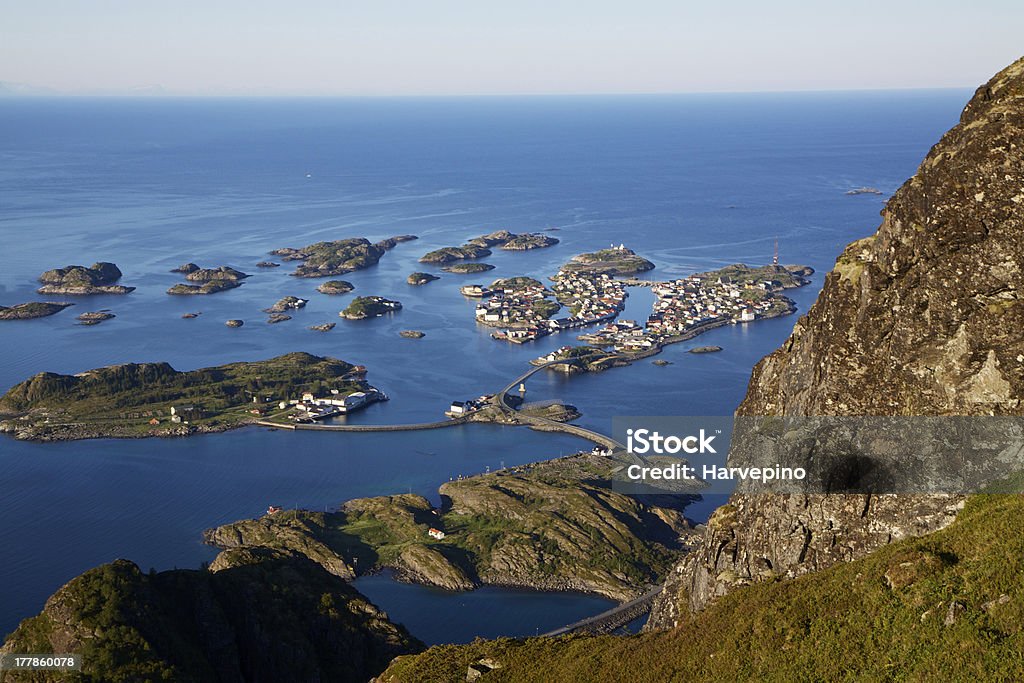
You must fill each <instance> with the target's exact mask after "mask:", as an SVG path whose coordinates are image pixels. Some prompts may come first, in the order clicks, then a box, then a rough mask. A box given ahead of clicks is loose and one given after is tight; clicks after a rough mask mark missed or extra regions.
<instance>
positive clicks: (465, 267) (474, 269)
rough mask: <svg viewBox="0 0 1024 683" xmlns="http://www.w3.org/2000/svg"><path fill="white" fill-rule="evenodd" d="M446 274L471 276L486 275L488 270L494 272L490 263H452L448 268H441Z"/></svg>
mask: <svg viewBox="0 0 1024 683" xmlns="http://www.w3.org/2000/svg"><path fill="white" fill-rule="evenodd" d="M441 270H443V271H444V272H446V273H454V274H455V275H473V274H475V273H486V272H487V271H488V270H494V266H492V265H491V264H490V263H453V264H451V265H450V266H445V267H444V268H442V269H441Z"/></svg>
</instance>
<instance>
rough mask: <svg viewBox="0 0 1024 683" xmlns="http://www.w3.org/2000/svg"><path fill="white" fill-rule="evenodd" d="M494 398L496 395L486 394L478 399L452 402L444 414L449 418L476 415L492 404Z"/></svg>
mask: <svg viewBox="0 0 1024 683" xmlns="http://www.w3.org/2000/svg"><path fill="white" fill-rule="evenodd" d="M493 397H494V394H485V395H484V396H480V397H478V398H471V399H469V400H468V401H452V404H451V406H449V407H448V410H446V411H445V413H444V414H445V415H447V416H448V417H462V416H464V415H469V414H470V413H475V412H476V411H478V410H480V409H481V408H483V407H484V406H486V405H487V404H488V403H490V401H491V399H492V398H493Z"/></svg>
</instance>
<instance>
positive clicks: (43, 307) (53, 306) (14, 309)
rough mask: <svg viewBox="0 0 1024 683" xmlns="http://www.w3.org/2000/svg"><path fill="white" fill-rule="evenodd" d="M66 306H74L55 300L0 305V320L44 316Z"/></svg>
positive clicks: (57, 311)
mask: <svg viewBox="0 0 1024 683" xmlns="http://www.w3.org/2000/svg"><path fill="white" fill-rule="evenodd" d="M68 306H74V304H71V303H66V302H57V301H29V302H27V303H23V304H14V305H13V306H0V320H29V319H31V318H45V317H46V316H48V315H53V314H54V313H60V312H61V311H63V310H64V309H65V308H67V307H68Z"/></svg>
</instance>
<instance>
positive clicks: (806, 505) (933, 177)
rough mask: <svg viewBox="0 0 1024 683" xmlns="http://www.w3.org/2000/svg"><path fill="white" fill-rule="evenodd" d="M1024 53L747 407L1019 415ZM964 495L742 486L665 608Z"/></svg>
mask: <svg viewBox="0 0 1024 683" xmlns="http://www.w3.org/2000/svg"><path fill="white" fill-rule="evenodd" d="M1022 168H1024V60H1020V61H1017V62H1015V63H1014V64H1012V65H1011V66H1009V67H1007V68H1006V69H1004V70H1003V71H1001V72H1000V73H999V74H997V75H996V76H995V77H994V78H992V80H990V81H989V82H988V83H986V84H985V85H983V86H982V87H980V88H979V89H978V90H977V92H976V93H975V95H974V97H973V98H972V99H971V100H970V102H969V103H968V104H967V106H966V107H965V109H964V111H963V114H962V116H961V119H960V123H959V124H958V125H957V126H956V127H954V128H953V129H952V130H950V131H949V132H948V133H946V135H944V136H943V138H942V140H941V141H940V142H939V143H938V144H936V145H935V146H934V147H933V148H932V149H931V151H930V152H929V153H928V155H927V157H926V158H925V160H924V161H923V162H922V164H921V166H920V167H919V169H918V171H917V173H916V174H915V175H914V177H912V178H911V179H910V180H908V181H907V182H906V183H905V184H904V185H903V186H902V187H901V188H900V189H899V190H898V191H897V192H896V193H895V194H894V195H893V197H892V198H891V199H890V200H889V202H888V203H887V204H886V207H885V209H884V210H883V212H882V224H881V226H880V227H879V228H878V231H877V232H876V233H875V234H874V235H872V236H871V237H868V238H866V239H862V240H859V241H857V242H854V243H852V244H850V245H849V246H848V247H847V248H846V250H845V251H844V252H843V254H842V255H841V256H840V257H839V259H838V260H837V262H836V266H835V269H834V270H833V271H832V272H831V273H829V274H828V277H827V278H826V281H825V285H824V288H823V289H822V292H821V295H820V297H819V298H818V301H817V303H816V304H815V305H814V306H813V307H812V308H811V309H810V311H809V312H808V313H807V315H806V316H804V317H803V318H802V319H801V320H800V321H798V323H797V324H796V326H795V328H794V330H793V334H792V336H791V337H790V338H789V340H787V341H786V342H785V343H784V344H783V346H782V348H780V349H778V350H777V351H775V352H774V353H772V354H771V355H769V356H768V357H767V358H765V359H764V360H762V361H761V362H760V363H758V365H757V366H756V367H755V369H754V372H753V375H752V378H751V381H750V387H749V390H748V393H747V396H746V398H745V400H744V401H743V403H742V404H741V406H740V408H739V411H738V413H739V414H740V415H750V416H757V415H785V416H822V415H838V416H861V415H869V416H870V415H1007V414H1013V415H1019V414H1021V412H1022V411H1021V403H1020V400H1021V396H1022V392H1024V306H1022V305H1021V303H1020V296H1021V292H1022V288H1024V275H1022V266H1024V240H1022V234H1024V172H1022ZM962 502H963V501H962V500H961V499H959V498H956V497H942V496H923V495H916V496H914V495H907V496H892V495H882V496H879V495H866V494H865V495H827V496H826V495H820V494H808V495H785V496H784V495H775V496H752V495H744V494H735V495H734V496H733V497H732V498H731V500H730V502H729V505H727V506H725V507H723V508H721V509H719V510H718V511H717V512H716V513H715V514H714V515H713V516H712V518H711V520H710V522H709V524H708V530H707V534H706V537H705V539H704V541H703V543H702V545H701V546H700V548H699V549H698V550H697V551H696V552H694V553H693V554H692V555H691V556H690V557H688V558H687V559H686V560H685V561H684V562H683V563H681V564H680V565H679V566H678V567H677V568H676V570H675V571H674V572H673V573H672V576H671V579H670V581H669V587H668V589H667V590H666V591H665V594H664V596H663V598H662V599H661V601H660V602H659V603H658V604H657V605H656V607H655V610H654V611H653V613H652V619H651V626H652V627H669V626H672V625H674V624H675V623H677V622H678V620H679V617H680V613H681V611H686V610H687V609H691V610H699V609H702V608H703V607H705V606H706V605H707V604H708V602H709V601H710V600H711V599H712V598H715V597H717V596H720V595H723V594H725V593H727V592H728V591H729V590H730V589H731V588H733V587H734V586H738V585H743V584H747V583H751V582H756V581H759V580H761V579H764V578H769V577H778V576H784V577H793V576H797V575H800V574H804V573H807V572H811V571H816V570H820V569H824V568H826V567H829V566H831V565H834V564H836V563H838V562H843V561H848V560H851V559H854V558H857V557H860V556H863V555H865V554H867V553H869V552H871V551H872V550H874V549H876V548H878V547H879V546H881V545H884V544H887V543H889V542H891V541H892V540H894V539H899V538H901V537H905V536H913V535H918V534H921V533H926V532H929V531H934V530H936V529H940V528H942V527H944V526H946V525H948V524H949V523H950V522H951V521H952V520H953V518H954V516H955V515H956V513H957V511H958V510H959V509H960V508H961V507H962Z"/></svg>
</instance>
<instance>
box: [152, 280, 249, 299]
mask: <svg viewBox="0 0 1024 683" xmlns="http://www.w3.org/2000/svg"><path fill="white" fill-rule="evenodd" d="M241 285H242V283H241V282H240V281H238V280H210V281H209V282H204V283H203V284H201V285H186V284H182V283H179V284H176V285H174V286H172V287H171V288H170V289H168V290H167V293H168V294H174V295H176V296H189V295H196V294H216V293H217V292H224V291H227V290H229V289H234V288H235V287H240V286H241Z"/></svg>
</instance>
